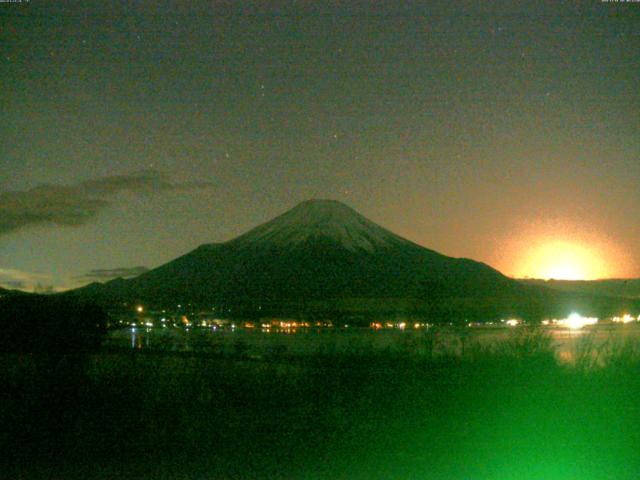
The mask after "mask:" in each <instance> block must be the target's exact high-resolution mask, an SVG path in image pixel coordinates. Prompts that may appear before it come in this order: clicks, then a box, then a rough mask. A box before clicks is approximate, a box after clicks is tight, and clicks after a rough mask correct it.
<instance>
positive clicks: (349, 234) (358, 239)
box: [232, 200, 411, 251]
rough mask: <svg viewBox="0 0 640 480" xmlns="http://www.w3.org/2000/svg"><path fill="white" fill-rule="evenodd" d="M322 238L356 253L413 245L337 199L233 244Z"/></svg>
mask: <svg viewBox="0 0 640 480" xmlns="http://www.w3.org/2000/svg"><path fill="white" fill-rule="evenodd" d="M318 237H322V238H328V239H331V240H334V241H335V242H337V243H339V244H340V245H341V246H343V247H344V248H347V249H348V250H352V251H356V250H366V251H373V250H375V249H377V248H384V247H390V246H392V245H398V244H408V243H411V242H409V241H408V240H405V239H403V238H401V237H399V236H397V235H395V234H394V233H391V232H390V231H388V230H386V229H384V228H382V227H380V226H379V225H376V224H375V223H373V222H371V221H370V220H367V219H366V218H365V217H363V216H362V215H360V214H359V213H357V212H356V211H355V210H353V209H352V208H351V207H348V206H347V205H345V204H343V203H341V202H338V201H336V200H307V201H304V202H302V203H300V204H298V205H297V206H295V207H294V208H292V209H291V210H289V211H287V212H285V213H284V214H282V215H280V216H279V217H276V218H274V219H273V220H271V221H270V222H267V223H265V224H262V225H260V226H258V227H256V228H254V229H253V230H250V231H249V232H247V233H245V234H244V235H242V236H240V237H238V238H236V239H235V240H233V241H232V242H233V243H236V244H238V245H248V244H260V243H262V244H265V243H267V244H271V245H276V246H288V245H296V244H300V243H303V242H305V241H307V240H309V239H312V238H318Z"/></svg>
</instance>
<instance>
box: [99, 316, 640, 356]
mask: <svg viewBox="0 0 640 480" xmlns="http://www.w3.org/2000/svg"><path fill="white" fill-rule="evenodd" d="M522 328H525V327H521V326H518V327H503V326H493V327H490V326H487V327H430V328H420V329H413V328H406V329H399V328H385V329H380V330H374V329H372V328H363V327H348V328H344V327H343V328H314V327H311V328H297V329H286V330H277V329H260V328H252V329H246V328H233V329H232V328H226V329H224V328H219V327H199V328H187V329H185V328H180V327H154V328H149V327H132V328H126V329H120V330H115V331H112V332H110V334H109V336H108V338H107V341H106V342H105V346H106V347H111V348H114V347H115V348H131V349H145V350H164V351H179V352H202V353H214V354H215V353H219V354H242V355H247V356H251V357H255V358H261V357H263V356H270V355H294V356H301V355H314V354H343V353H349V352H375V353H382V352H385V351H392V352H397V351H402V352H409V353H415V354H421V353H425V348H426V347H425V345H427V344H428V343H429V342H433V341H434V339H436V340H435V343H436V344H437V346H436V348H435V349H434V350H433V351H434V353H436V354H437V353H445V352H447V353H454V354H461V353H462V352H463V350H464V349H465V348H468V347H469V346H470V345H480V346H482V347H490V346H492V345H497V344H499V342H502V341H505V340H507V339H508V338H510V336H512V335H514V334H516V333H517V332H518V330H519V329H522ZM541 328H543V330H544V331H545V332H546V333H547V334H548V335H549V336H550V338H551V343H552V345H553V346H554V348H555V350H556V355H557V357H558V359H559V360H560V361H561V362H571V361H573V360H574V358H575V356H576V352H577V351H578V350H579V349H581V348H585V346H586V345H590V346H591V347H592V349H593V350H598V349H600V350H601V351H604V352H611V351H615V349H617V348H622V346H624V345H629V344H631V343H634V344H635V343H637V344H640V324H638V323H635V322H634V323H630V324H623V325H622V324H600V325H594V326H589V327H585V328H582V329H578V330H571V329H569V328H559V327H555V326H548V327H541Z"/></svg>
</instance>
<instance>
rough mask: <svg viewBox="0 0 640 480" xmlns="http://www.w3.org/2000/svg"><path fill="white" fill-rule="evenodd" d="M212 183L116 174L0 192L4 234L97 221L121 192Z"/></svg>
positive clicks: (0, 227) (151, 173) (0, 223)
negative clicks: (33, 227) (31, 227)
mask: <svg viewBox="0 0 640 480" xmlns="http://www.w3.org/2000/svg"><path fill="white" fill-rule="evenodd" d="M210 186H211V184H210V183H208V182H182V183H176V182H172V181H171V180H169V179H168V178H167V176H166V175H164V174H162V173H160V172H157V171H155V170H145V171H142V172H139V173H135V174H131V175H112V176H108V177H102V178H97V179H93V180H86V181H84V182H80V183H76V184H73V185H40V186H38V187H35V188H33V189H31V190H27V191H22V192H2V193H0V235H2V234H6V233H10V232H13V231H15V230H19V229H21V228H24V227H28V226H30V225H40V224H51V225H66V226H77V225H84V224H86V223H87V222H89V221H91V220H92V219H94V218H95V217H96V216H97V215H98V213H99V212H100V211H101V210H102V209H104V208H105V207H106V206H108V205H110V204H111V202H112V197H113V196H114V195H116V194H118V193H120V192H133V193H155V192H162V191H167V190H193V189H199V188H207V187H210Z"/></svg>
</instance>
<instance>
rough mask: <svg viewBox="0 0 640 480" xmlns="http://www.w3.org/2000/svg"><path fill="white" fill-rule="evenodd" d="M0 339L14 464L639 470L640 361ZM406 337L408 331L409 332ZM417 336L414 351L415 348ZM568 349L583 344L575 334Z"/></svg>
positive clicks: (243, 473)
mask: <svg viewBox="0 0 640 480" xmlns="http://www.w3.org/2000/svg"><path fill="white" fill-rule="evenodd" d="M421 341H422V342H423V345H422V347H423V348H422V352H423V354H422V355H415V354H409V353H407V351H408V350H409V349H406V350H404V349H402V348H399V349H398V350H396V351H388V352H384V353H377V354H374V353H372V352H369V351H367V350H366V349H365V350H363V349H356V350H354V351H353V352H350V353H348V354H342V355H338V354H318V355H312V356H306V357H304V358H289V357H287V356H286V355H283V354H280V355H274V356H273V357H272V358H263V359H260V360H252V359H249V358H243V357H242V356H235V357H234V356H229V357H207V356H204V355H193V356H186V355H176V354H168V353H163V354H157V355H150V354H141V353H139V352H122V353H113V352H111V353H109V352H103V353H99V354H95V355H90V356H87V355H84V356H76V357H74V356H54V357H48V358H42V357H34V356H30V355H21V356H19V355H4V356H2V369H1V373H0V375H1V377H0V382H1V384H0V425H2V429H1V431H0V442H1V445H0V447H1V450H0V451H1V452H2V465H0V472H4V474H3V475H5V477H6V478H16V479H40V478H43V479H75V478H78V479H134V478H135V479H203V480H204V479H227V478H228V479H231V478H233V479H236V478H237V479H252V478H256V479H278V478H287V479H340V478H344V479H443V480H445V479H446V480H457V479H461V480H462V479H465V480H466V479H492V480H494V479H495V480H509V479H514V480H515V479H518V480H521V479H544V480H555V479H558V480H568V479H576V480H578V479H579V480H590V479H616V480H624V479H636V478H637V477H638V472H640V454H639V452H638V448H639V446H640V361H638V358H637V356H636V355H635V354H634V352H635V350H632V349H629V348H627V349H621V350H619V353H618V354H617V355H613V356H611V357H610V358H608V359H607V362H604V365H600V366H595V365H593V362H591V361H588V360H587V358H591V357H590V356H589V355H584V352H582V355H583V357H580V358H582V360H581V361H579V362H578V363H577V364H576V365H573V366H563V365H559V364H558V363H557V362H556V359H555V357H554V352H553V351H552V349H551V348H550V347H549V343H548V341H547V340H546V339H545V337H544V336H543V335H540V334H538V333H535V332H534V333H531V332H524V333H520V334H518V335H516V336H514V337H513V338H511V339H510V340H509V341H507V342H505V343H504V344H501V345H497V346H496V347H495V348H492V349H491V350H487V349H480V348H477V347H474V346H473V345H471V346H469V347H468V348H467V349H466V351H465V354H464V355H463V356H462V357H460V356H451V355H447V354H446V352H444V353H442V352H440V354H438V355H435V354H434V339H433V338H432V337H425V338H424V339H422V340H421ZM411 351H415V345H414V346H412V347H411ZM425 352H426V353H425ZM578 353H580V352H578ZM3 478H4V477H3Z"/></svg>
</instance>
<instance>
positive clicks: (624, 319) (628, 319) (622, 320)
mask: <svg viewBox="0 0 640 480" xmlns="http://www.w3.org/2000/svg"><path fill="white" fill-rule="evenodd" d="M611 321H612V322H613V323H631V322H636V321H637V322H640V315H638V318H636V317H633V316H632V315H629V314H628V313H625V314H624V315H623V316H621V317H613V318H612V319H611Z"/></svg>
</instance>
